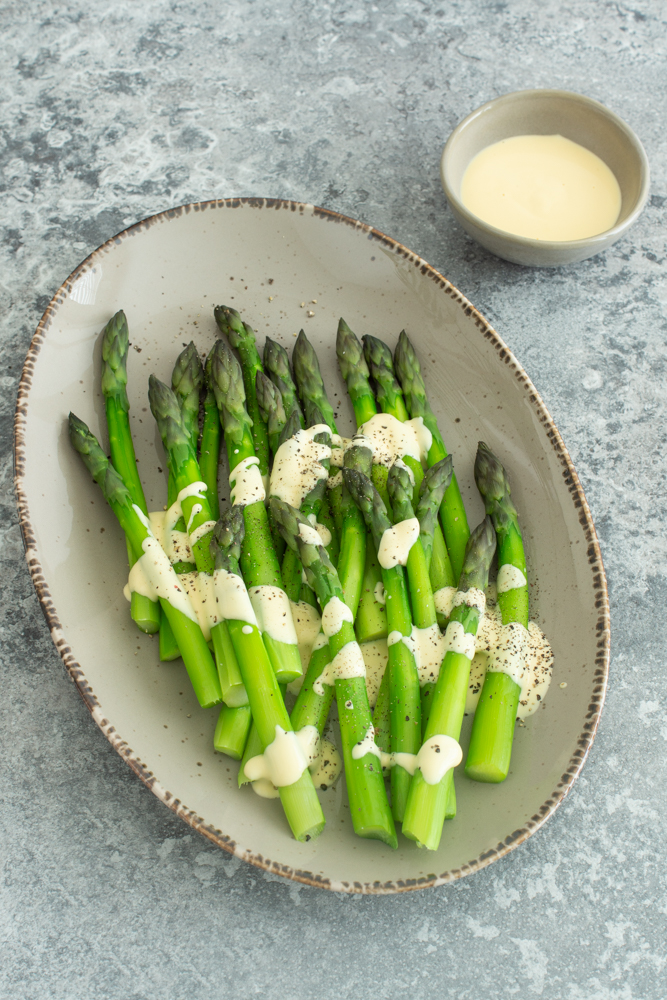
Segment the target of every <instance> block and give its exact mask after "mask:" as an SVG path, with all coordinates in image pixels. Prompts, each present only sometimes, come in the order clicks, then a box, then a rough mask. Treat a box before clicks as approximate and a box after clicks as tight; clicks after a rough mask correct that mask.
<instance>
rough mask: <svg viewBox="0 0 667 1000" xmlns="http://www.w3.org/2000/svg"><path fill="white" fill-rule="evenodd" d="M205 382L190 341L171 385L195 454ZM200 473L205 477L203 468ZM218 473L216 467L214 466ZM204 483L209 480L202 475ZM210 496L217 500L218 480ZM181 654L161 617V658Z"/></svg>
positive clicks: (184, 568) (181, 566)
mask: <svg viewBox="0 0 667 1000" xmlns="http://www.w3.org/2000/svg"><path fill="white" fill-rule="evenodd" d="M203 383H204V370H203V368H202V364H201V360H200V358H199V354H198V353H197V349H196V347H195V345H194V343H193V342H192V341H190V343H189V344H188V345H187V346H186V347H185V349H184V350H183V351H181V353H180V354H179V356H178V358H177V359H176V364H175V365H174V370H173V372H172V376H171V387H172V390H173V392H174V395H175V397H176V399H177V400H178V405H179V407H180V410H181V418H182V421H183V426H184V428H185V431H186V433H187V435H188V437H189V439H190V444H191V445H192V450H193V452H194V453H195V456H196V454H197V443H198V441H199V396H200V391H201V388H202V385H203ZM201 473H202V476H204V477H205V474H204V471H203V469H202V470H201ZM216 474H217V466H216ZM168 480H169V485H168V500H169V504H170V505H171V504H172V503H173V502H174V500H175V499H176V495H177V492H178V490H177V488H176V482H175V479H174V476H173V473H172V472H170V473H169V477H168ZM203 481H204V482H206V483H207V486H208V479H206V478H204V479H203ZM212 496H213V497H214V498H215V502H216V503H217V479H216V483H215V489H214V491H213V494H212ZM215 509H216V508H215V507H214V506H212V507H211V520H212V521H214V520H215V517H214V513H215ZM174 528H175V530H177V531H185V521H184V519H183V518H182V517H180V518H179V519H178V521H177V522H176V524H175V525H174ZM175 569H176V572H177V573H189V572H191V571H192V570H194V569H195V566H194V565H193V564H192V563H185V562H180V563H177V564H175ZM178 656H180V652H179V649H178V646H177V645H176V640H175V638H174V634H173V632H172V631H171V627H170V625H169V621H168V620H167V619H166V618H164V617H163V618H162V620H161V621H160V659H161V660H175V659H176V658H177V657H178Z"/></svg>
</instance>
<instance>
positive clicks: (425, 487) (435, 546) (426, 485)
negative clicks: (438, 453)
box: [415, 456, 456, 723]
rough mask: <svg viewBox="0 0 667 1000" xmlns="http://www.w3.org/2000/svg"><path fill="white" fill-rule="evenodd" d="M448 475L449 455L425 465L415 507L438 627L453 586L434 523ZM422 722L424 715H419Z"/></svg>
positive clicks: (444, 551) (437, 526)
mask: <svg viewBox="0 0 667 1000" xmlns="http://www.w3.org/2000/svg"><path fill="white" fill-rule="evenodd" d="M451 478H452V460H451V457H450V456H447V458H443V459H441V460H440V461H439V462H436V464H435V465H432V466H431V468H430V469H427V471H426V474H425V475H424V482H423V483H422V486H421V489H420V491H419V502H418V504H417V507H416V509H415V516H416V517H417V520H418V521H419V531H420V535H421V540H422V545H423V547H424V555H425V556H426V563H427V565H428V568H429V578H430V581H431V587H432V589H433V597H434V599H435V609H436V612H437V616H438V624H439V625H441V626H442V627H444V626H445V625H446V623H447V614H446V610H447V608H448V597H449V596H450V595H451V593H452V591H453V590H455V589H456V581H455V579H454V575H453V570H452V564H451V562H450V560H449V556H448V554H447V549H446V548H445V543H444V539H443V537H442V532H441V531H440V526H439V524H438V510H439V508H440V506H441V504H442V498H443V496H444V493H445V491H446V489H447V487H448V486H449V483H450V482H451ZM450 588H451V589H450ZM423 722H424V716H423V715H422V723H423Z"/></svg>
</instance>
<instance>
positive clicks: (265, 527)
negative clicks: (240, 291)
mask: <svg viewBox="0 0 667 1000" xmlns="http://www.w3.org/2000/svg"><path fill="white" fill-rule="evenodd" d="M211 381H212V384H213V391H214V393H215V399H216V403H217V404H218V410H219V412H220V418H221V422H222V425H223V427H224V431H225V443H226V446H227V455H228V458H229V466H230V469H231V472H230V479H231V478H233V476H234V470H235V468H236V467H237V466H238V464H239V463H240V462H242V461H244V460H245V459H248V458H253V457H255V446H254V441H253V437H252V433H251V427H252V422H251V419H250V417H249V415H248V411H247V410H246V407H245V390H244V387H243V377H242V374H241V366H240V365H239V363H238V361H237V360H236V358H235V357H234V355H233V354H232V352H231V351H230V349H229V347H228V346H227V344H226V343H225V342H224V341H223V340H218V341H217V342H216V344H215V346H214V347H213V350H212V351H211ZM243 520H244V525H245V537H244V540H243V548H242V551H241V566H242V569H243V577H244V579H245V582H246V585H247V586H248V589H249V590H250V591H251V597H252V596H253V589H254V588H257V587H272V588H276V599H277V600H278V601H280V600H281V598H280V594H279V593H277V592H278V591H282V593H283V595H284V587H283V581H282V577H281V574H280V565H279V563H278V558H277V556H276V553H275V550H274V548H273V543H272V540H271V530H270V528H269V520H268V515H267V511H266V507H265V506H264V501H263V500H259V501H257V502H256V503H249V504H247V505H246V506H244V508H243ZM255 593H257V592H256V591H255ZM285 598H286V595H285ZM286 613H287V612H286ZM262 638H263V640H264V644H265V646H266V650H267V652H268V655H269V658H270V660H271V663H272V665H273V668H274V670H275V672H276V676H277V678H278V681H279V682H280V683H285V684H288V683H289V682H290V681H293V680H295V679H296V678H297V677H300V676H301V658H300V656H299V648H298V646H297V645H296V643H292V642H282V641H281V640H279V639H276V638H275V637H274V636H272V635H270V634H269V632H268V631H267V630H266V629H264V630H263V632H262Z"/></svg>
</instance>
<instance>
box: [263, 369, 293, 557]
mask: <svg viewBox="0 0 667 1000" xmlns="http://www.w3.org/2000/svg"><path fill="white" fill-rule="evenodd" d="M255 392H256V394H257V405H258V406H259V412H260V414H261V417H262V420H263V421H264V423H265V424H266V425H267V433H268V436H269V450H270V452H271V455H272V456H273V455H275V453H276V452H277V451H278V448H279V447H280V435H281V434H282V432H283V430H284V428H285V424H286V423H287V415H286V413H285V407H284V405H283V397H282V396H281V394H280V389H279V388H278V386H277V385H275V384H274V383H273V382H272V381H271V379H270V378H267V376H266V375H265V374H264V372H257V376H256V378H255ZM299 426H301V425H300V424H299ZM269 524H270V526H271V538H272V539H273V547H274V549H275V552H276V556H277V558H278V561H279V562H281V561H282V557H283V555H284V553H285V540H284V539H283V536H282V535H281V534H280V532H279V531H278V529H277V528H276V526H275V525H274V523H273V521H272V520H271V515H270V513H269Z"/></svg>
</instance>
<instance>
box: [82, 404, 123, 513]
mask: <svg viewBox="0 0 667 1000" xmlns="http://www.w3.org/2000/svg"><path fill="white" fill-rule="evenodd" d="M68 429H69V439H70V441H71V442H72V445H73V447H74V450H75V451H78V453H79V455H81V458H82V459H83V463H84V465H85V466H86V468H87V469H88V472H90V474H91V476H92V477H93V479H94V480H95V482H96V483H97V485H98V486H99V487H100V489H101V490H102V493H103V494H104V499H105V500H106V501H107V503H110V504H112V505H114V504H115V505H120V506H122V507H131V506H132V497H131V496H130V493H129V490H128V488H127V486H126V485H125V483H124V482H123V480H122V479H121V477H120V476H119V475H118V473H117V472H116V470H115V469H114V467H113V465H112V464H111V462H110V461H109V459H108V458H107V456H106V455H105V454H104V452H103V451H102V449H101V447H100V444H99V441H98V440H97V438H96V437H95V435H94V434H93V433H92V431H91V430H90V428H89V427H88V426H87V424H84V422H83V420H79V418H78V417H77V416H75V415H74V414H73V413H70V415H69V427H68Z"/></svg>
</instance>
